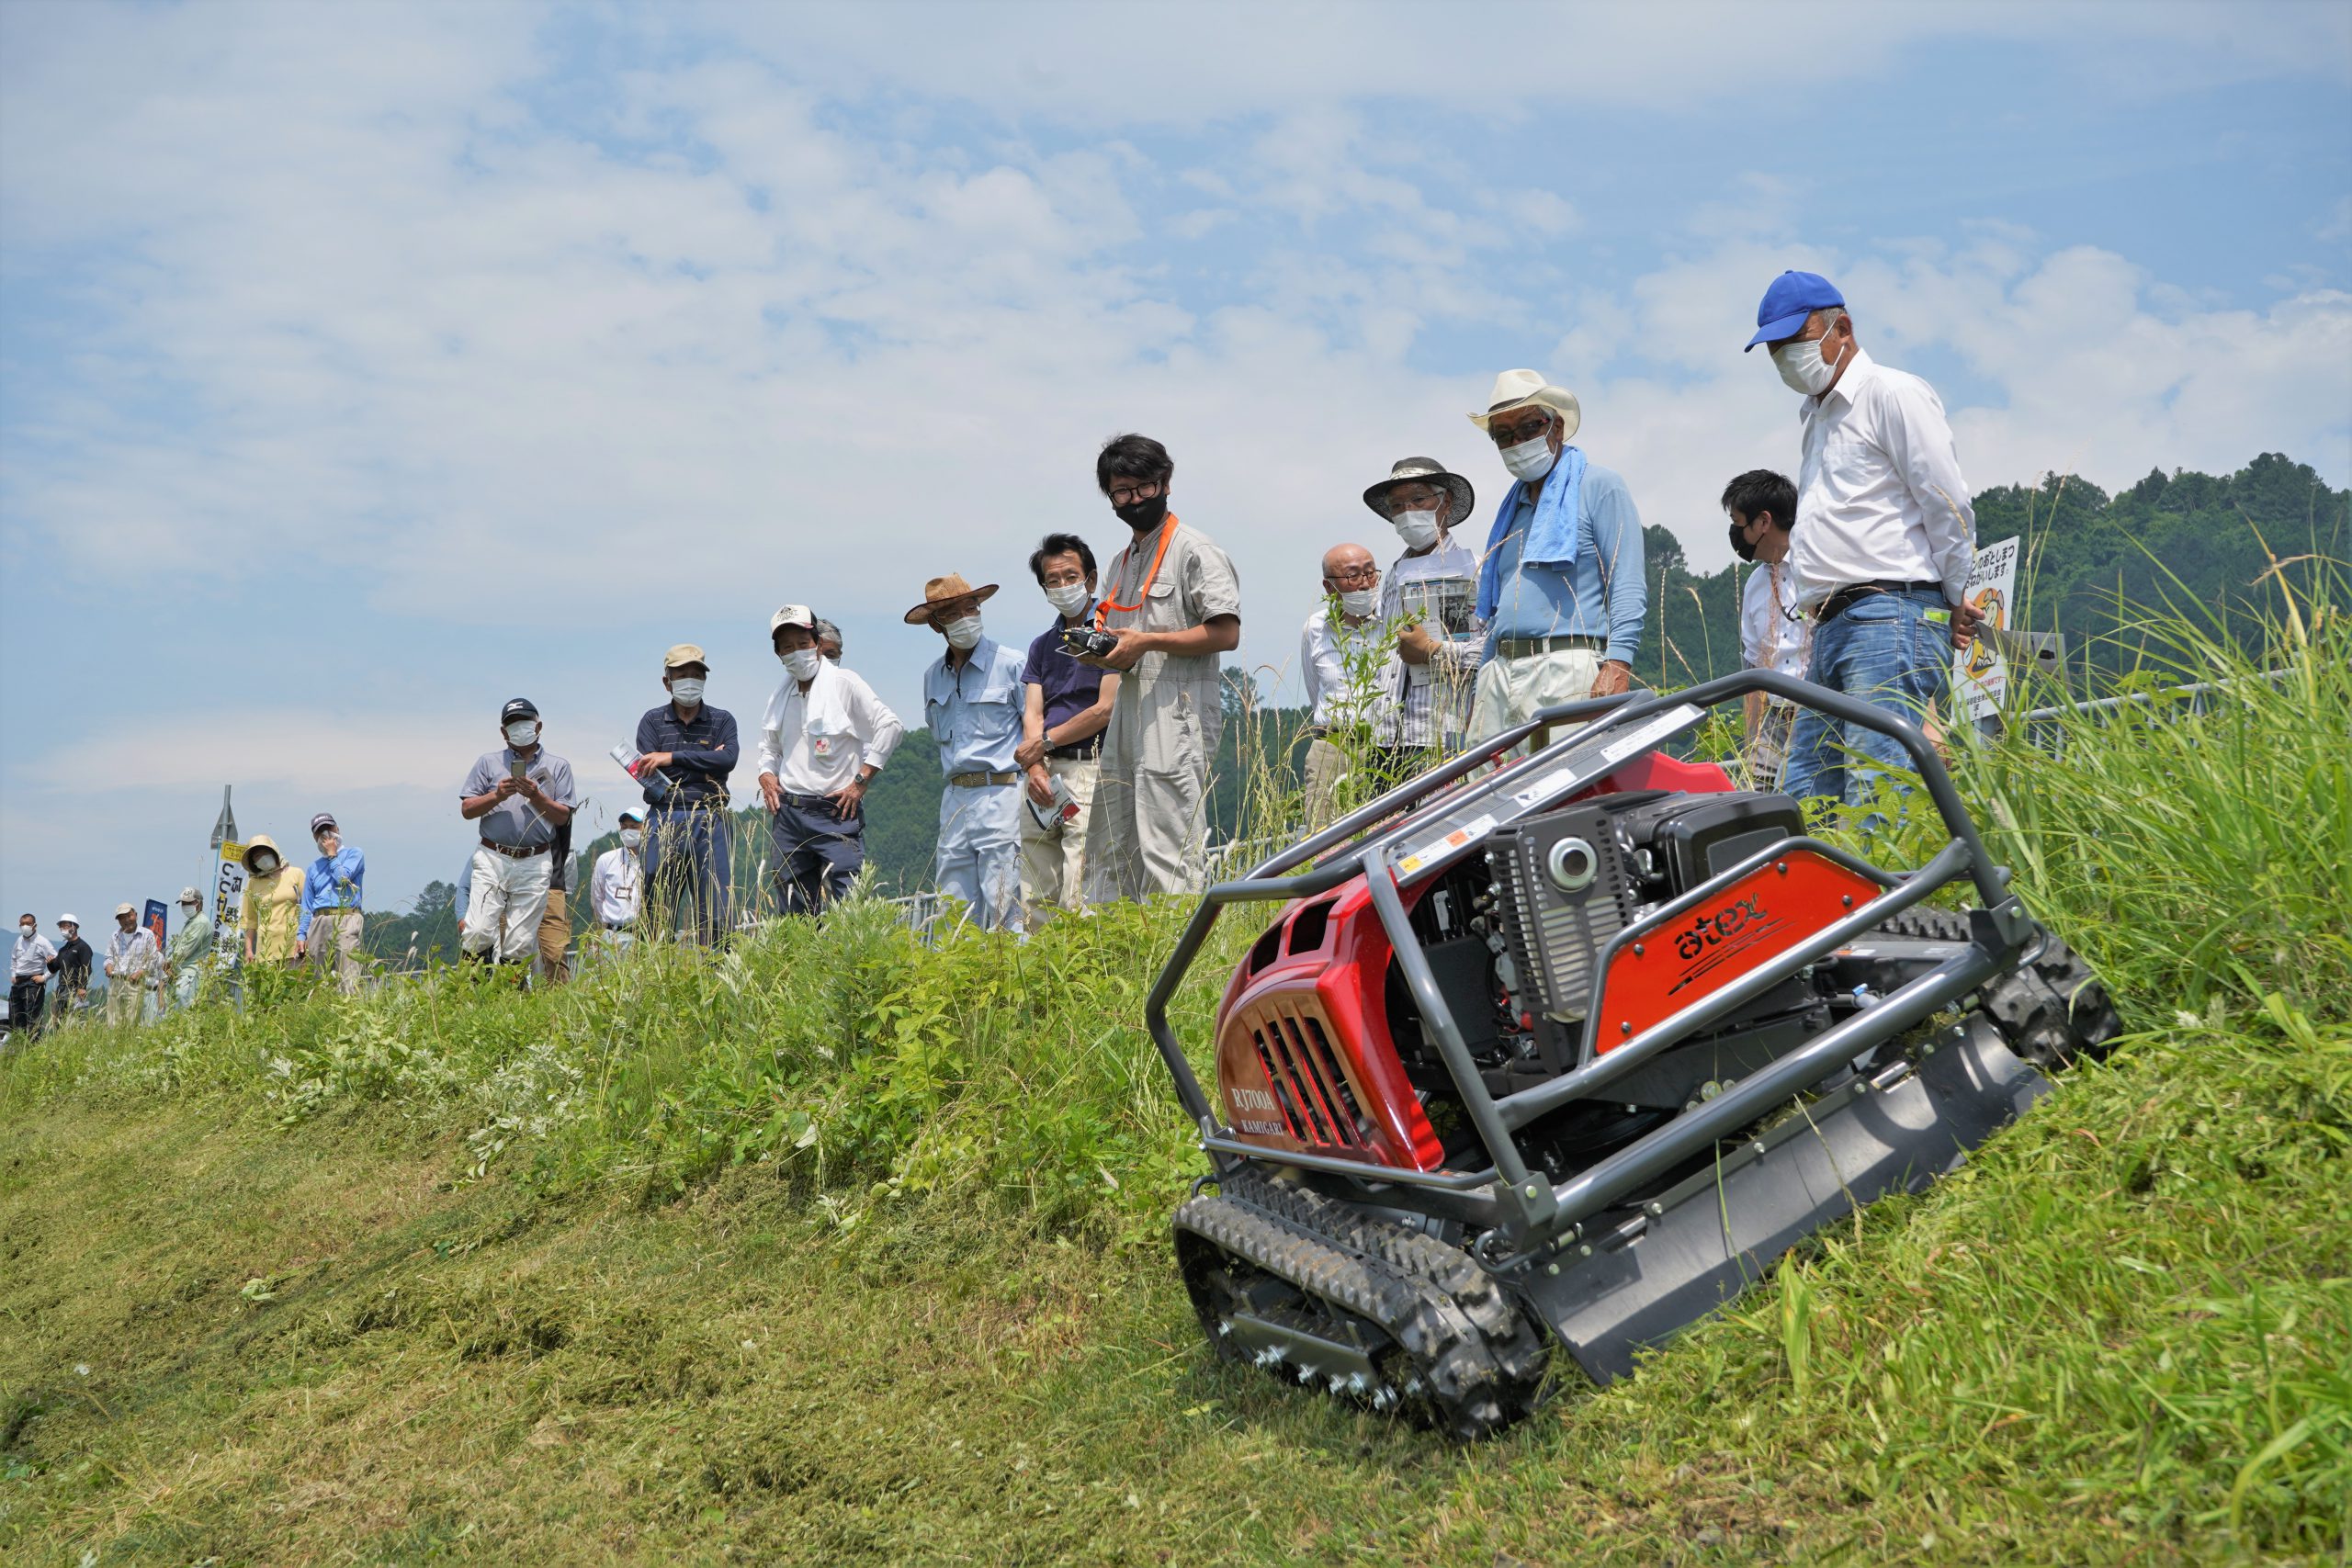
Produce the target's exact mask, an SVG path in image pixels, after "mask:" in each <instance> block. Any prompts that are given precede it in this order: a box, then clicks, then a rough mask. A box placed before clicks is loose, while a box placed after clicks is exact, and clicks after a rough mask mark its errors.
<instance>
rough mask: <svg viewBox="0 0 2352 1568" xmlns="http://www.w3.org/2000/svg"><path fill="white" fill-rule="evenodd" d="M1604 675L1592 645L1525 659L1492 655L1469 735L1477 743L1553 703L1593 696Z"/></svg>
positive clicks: (1482, 674) (1481, 676)
mask: <svg viewBox="0 0 2352 1568" xmlns="http://www.w3.org/2000/svg"><path fill="white" fill-rule="evenodd" d="M1599 679H1600V654H1599V653H1598V652H1596V651H1595V650H1593V649H1589V648H1564V649H1558V650H1557V651H1555V652H1552V653H1531V654H1529V655H1528V656H1527V657H1526V658H1524V659H1504V658H1501V657H1500V656H1498V657H1496V658H1493V659H1489V660H1487V662H1485V663H1484V664H1481V665H1480V666H1478V694H1477V697H1476V700H1475V701H1474V702H1473V703H1472V704H1471V707H1470V739H1472V740H1474V741H1477V740H1484V739H1487V737H1488V736H1490V735H1500V734H1501V733H1502V732H1503V731H1504V730H1506V729H1509V728H1511V727H1513V726H1514V725H1521V724H1525V723H1526V722H1527V721H1528V720H1529V719H1531V718H1533V717H1534V716H1536V715H1537V714H1538V713H1539V712H1541V711H1543V710H1544V708H1547V707H1550V706H1551V705H1553V704H1554V703H1572V702H1575V701H1576V700H1577V698H1579V697H1589V696H1590V695H1592V683H1593V682H1595V681H1597V680H1599ZM1538 739H1539V740H1541V739H1543V738H1542V737H1538ZM1544 743H1545V744H1549V742H1548V741H1544Z"/></svg>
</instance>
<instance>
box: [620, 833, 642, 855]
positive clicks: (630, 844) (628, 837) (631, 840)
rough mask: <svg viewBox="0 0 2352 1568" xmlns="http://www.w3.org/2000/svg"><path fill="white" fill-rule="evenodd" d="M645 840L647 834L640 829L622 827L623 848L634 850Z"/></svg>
mask: <svg viewBox="0 0 2352 1568" xmlns="http://www.w3.org/2000/svg"><path fill="white" fill-rule="evenodd" d="M643 842H645V835H644V833H642V832H641V831H639V829H635V828H624V829H621V848H623V849H625V850H633V849H635V848H637V846H638V845H639V844H641V843H643Z"/></svg>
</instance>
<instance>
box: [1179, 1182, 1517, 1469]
mask: <svg viewBox="0 0 2352 1568" xmlns="http://www.w3.org/2000/svg"><path fill="white" fill-rule="evenodd" d="M1175 1233H1176V1238H1175V1239H1176V1254H1177V1261H1178V1265H1179V1268H1180V1270H1181V1271H1182V1276H1183V1280H1184V1285H1185V1289H1186V1291H1187V1292H1188V1293H1189V1294H1190V1295H1191V1297H1192V1300H1193V1310H1194V1311H1195V1312H1196V1313H1197V1314H1199V1317H1200V1320H1201V1326H1202V1328H1203V1330H1204V1332H1205V1333H1206V1334H1207V1335H1208V1337H1209V1341H1210V1343H1211V1344H1212V1345H1214V1346H1215V1347H1216V1351H1217V1354H1218V1355H1219V1357H1220V1358H1222V1359H1226V1360H1228V1361H1232V1362H1235V1363H1237V1364H1250V1365H1255V1366H1257V1367H1258V1368H1260V1369H1261V1370H1262V1371H1266V1372H1267V1373H1268V1374H1269V1375H1271V1376H1272V1377H1273V1378H1275V1379H1276V1380H1277V1381H1278V1382H1284V1383H1296V1384H1299V1385H1302V1386H1309V1387H1312V1388H1313V1389H1314V1390H1315V1391H1316V1392H1317V1393H1321V1394H1324V1395H1326V1396H1328V1397H1331V1398H1335V1399H1339V1400H1341V1401H1344V1402H1347V1403H1350V1404H1355V1405H1358V1406H1360V1407H1363V1408H1367V1409H1372V1410H1376V1411H1382V1412H1385V1413H1393V1414H1396V1415H1400V1416H1404V1417H1405V1418H1407V1419H1408V1420H1410V1421H1413V1422H1414V1423H1416V1424H1417V1425H1420V1426H1425V1427H1432V1428H1434V1429H1436V1430H1438V1431H1441V1432H1443V1433H1445V1434H1446V1435H1447V1436H1449V1437H1452V1438H1456V1439H1459V1440H1462V1441H1465V1442H1466V1441H1474V1440H1476V1439H1477V1438H1484V1437H1487V1436H1491V1435H1492V1434H1493V1433H1495V1432H1498V1431H1499V1430H1501V1429H1502V1428H1503V1427H1507V1426H1509V1425H1510V1424H1511V1423H1512V1422H1514V1421H1516V1420H1518V1419H1520V1418H1521V1417H1522V1416H1525V1415H1526V1414H1527V1413H1528V1412H1529V1411H1530V1410H1532V1409H1533V1408H1534V1406H1535V1404H1536V1400H1537V1395H1538V1393H1539V1392H1540V1390H1541V1388H1542V1386H1543V1382H1544V1371H1545V1369H1546V1367H1547V1366H1548V1364H1549V1358H1550V1341H1549V1338H1548V1337H1546V1336H1545V1335H1544V1332H1543V1330H1542V1329H1541V1328H1539V1327H1538V1326H1537V1325H1535V1324H1534V1323H1533V1322H1532V1321H1531V1320H1530V1319H1529V1318H1528V1316H1527V1315H1526V1314H1525V1313H1524V1312H1523V1311H1521V1308H1520V1307H1519V1306H1518V1304H1517V1303H1515V1302H1514V1301H1512V1300H1511V1298H1510V1297H1509V1296H1507V1295H1505V1294H1504V1293H1503V1292H1502V1290H1501V1289H1500V1288H1499V1287H1498V1285H1497V1284H1496V1283H1495V1281H1494V1280H1492V1279H1491V1278H1490V1277H1489V1276H1488V1275H1487V1272H1486V1271H1485V1270H1484V1269H1480V1268H1479V1267H1478V1266H1477V1264H1476V1263H1475V1262H1473V1261H1472V1260H1471V1258H1470V1257H1469V1255H1468V1254H1467V1253H1465V1252H1464V1251H1462V1250H1461V1249H1460V1248H1458V1247H1449V1246H1447V1245H1446V1244H1445V1243H1443V1242H1441V1241H1439V1240H1438V1239H1437V1238H1436V1237H1434V1236H1431V1235H1428V1234H1427V1233H1425V1232H1422V1231H1416V1230H1408V1229H1407V1228H1406V1227H1404V1226H1403V1225H1400V1224H1395V1223H1394V1222H1391V1221H1388V1220H1385V1219H1380V1218H1376V1217H1374V1216H1371V1215H1366V1214H1362V1213H1357V1212H1356V1211H1354V1210H1352V1209H1350V1208H1349V1207H1348V1206H1346V1205H1344V1204H1340V1203H1335V1202H1333V1201H1330V1200H1329V1199H1326V1198H1324V1197H1322V1196H1321V1195H1320V1194H1319V1193H1316V1192H1312V1191H1309V1190H1306V1189H1303V1188H1295V1187H1291V1186H1287V1185H1285V1184H1283V1183H1280V1182H1275V1181H1271V1180H1268V1179H1264V1178H1262V1177H1260V1176H1258V1175H1256V1174H1255V1173H1253V1172H1247V1171H1245V1172H1239V1173H1237V1174H1235V1175H1232V1176H1228V1177H1227V1178H1225V1179H1224V1180H1223V1182H1222V1184H1221V1190H1220V1191H1219V1192H1218V1193H1217V1194H1216V1196H1213V1197H1210V1196H1204V1197H1196V1198H1194V1199H1193V1200H1192V1201H1189V1202H1187V1203H1185V1204H1184V1206H1183V1207H1182V1208H1181V1209H1179V1210H1178V1211H1177V1213H1176V1219H1175Z"/></svg>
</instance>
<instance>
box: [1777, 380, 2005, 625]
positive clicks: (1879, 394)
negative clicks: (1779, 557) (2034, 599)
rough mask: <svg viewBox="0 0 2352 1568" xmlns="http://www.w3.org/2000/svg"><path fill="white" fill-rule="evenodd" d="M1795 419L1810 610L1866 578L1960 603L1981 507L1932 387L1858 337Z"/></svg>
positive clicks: (1799, 550) (1804, 586) (1799, 563)
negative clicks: (1936, 589) (1800, 437)
mask: <svg viewBox="0 0 2352 1568" xmlns="http://www.w3.org/2000/svg"><path fill="white" fill-rule="evenodd" d="M1797 417H1798V420H1799V421H1800V423H1802V424H1803V426H1804V463H1803V466H1802V467H1801V468H1799V469H1798V470H1797V516H1796V526H1795V528H1794V530H1793V531H1792V534H1791V536H1790V542H1789V564H1790V565H1791V566H1792V567H1794V568H1795V569H1796V575H1797V603H1798V604H1802V605H1804V606H1805V607H1806V608H1808V609H1809V608H1811V607H1812V606H1814V605H1815V604H1819V603H1821V601H1823V600H1824V599H1826V598H1828V597H1829V595H1830V594H1832V593H1834V592H1837V591H1838V589H1840V588H1843V587H1846V586H1848V585H1849V584H1851V583H1857V582H1926V581H1937V582H1940V583H1942V584H1943V590H1944V597H1945V599H1947V600H1949V601H1951V603H1953V604H1958V603H1959V602H1960V595H1961V590H1962V587H1964V586H1965V585H1966V584H1967V581H1968V568H1969V565H1970V563H1971V562H1972V561H1973V559H1974V558H1975V556H1976V510H1975V507H1974V506H1973V504H1972V503H1971V502H1970V500H1969V491H1968V481H1967V480H1966V479H1963V478H1962V477H1961V472H1960V453H1959V451H1958V449H1957V448H1956V447H1955V446H1953V444H1952V438H1951V422H1950V421H1949V420H1947V419H1946V418H1945V417H1944V405H1943V400H1941V399H1939V398H1938V397H1937V396H1936V392H1935V389H1934V388H1932V387H1930V386H1928V384H1927V383H1926V382H1925V381H1922V380H1921V379H1919V378H1918V377H1917V376H1912V375H1907V374H1905V372H1903V371H1900V370H1890V369H1888V368H1887V367H1885V366H1883V365H1881V364H1879V363H1877V362H1876V361H1875V360H1873V359H1871V356H1870V355H1867V354H1864V353H1863V352H1862V351H1861V349H1860V346H1859V345H1857V346H1856V348H1855V350H1854V356H1853V358H1852V359H1851V360H1849V362H1848V363H1847V366H1846V372H1845V374H1844V375H1842V376H1840V377H1838V384H1837V385H1836V386H1835V387H1832V388H1831V389H1829V390H1828V392H1827V393H1826V394H1825V395H1824V396H1822V397H1818V398H1807V399H1805V400H1804V405H1803V406H1802V407H1801V408H1800V409H1799V410H1798V412H1797Z"/></svg>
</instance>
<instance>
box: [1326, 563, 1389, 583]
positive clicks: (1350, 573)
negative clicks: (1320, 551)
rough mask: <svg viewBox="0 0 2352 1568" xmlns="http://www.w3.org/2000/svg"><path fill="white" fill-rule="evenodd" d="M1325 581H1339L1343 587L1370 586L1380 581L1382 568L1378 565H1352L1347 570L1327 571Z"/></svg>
mask: <svg viewBox="0 0 2352 1568" xmlns="http://www.w3.org/2000/svg"><path fill="white" fill-rule="evenodd" d="M1323 581H1326V582H1336V583H1339V584H1340V586H1341V587H1343V588H1369V587H1371V586H1372V585H1373V584H1374V583H1375V582H1378V581H1380V569H1379V568H1378V567H1376V566H1359V567H1351V568H1349V569H1348V570H1345V571H1333V572H1327V573H1325V574H1324V578H1323Z"/></svg>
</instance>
